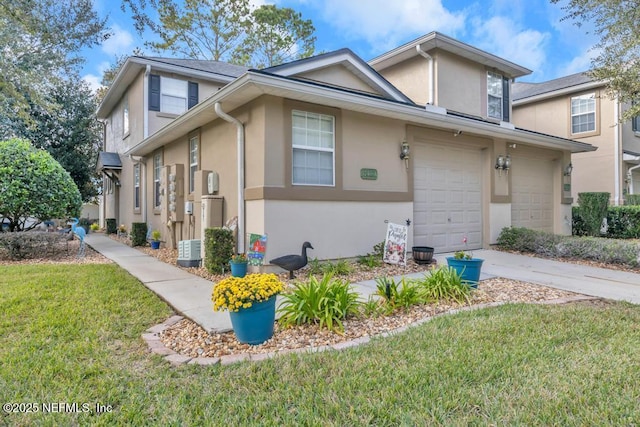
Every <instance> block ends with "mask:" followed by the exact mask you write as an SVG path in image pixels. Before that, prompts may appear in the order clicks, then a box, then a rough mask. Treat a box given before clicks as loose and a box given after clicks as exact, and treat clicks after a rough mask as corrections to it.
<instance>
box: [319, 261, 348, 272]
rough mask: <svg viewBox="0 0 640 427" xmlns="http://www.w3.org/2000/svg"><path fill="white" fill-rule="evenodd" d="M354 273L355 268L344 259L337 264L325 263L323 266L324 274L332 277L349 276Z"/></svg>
mask: <svg viewBox="0 0 640 427" xmlns="http://www.w3.org/2000/svg"><path fill="white" fill-rule="evenodd" d="M352 271H353V266H352V265H351V264H350V263H349V262H348V261H347V260H344V259H341V260H339V261H337V262H335V263H332V262H325V263H323V264H322V273H323V274H330V275H332V276H348V275H349V274H351V272H352Z"/></svg>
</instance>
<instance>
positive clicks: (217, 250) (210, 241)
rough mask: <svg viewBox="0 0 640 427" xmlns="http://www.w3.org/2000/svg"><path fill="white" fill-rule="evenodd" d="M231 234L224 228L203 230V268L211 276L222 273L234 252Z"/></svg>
mask: <svg viewBox="0 0 640 427" xmlns="http://www.w3.org/2000/svg"><path fill="white" fill-rule="evenodd" d="M233 243H234V239H233V232H232V231H231V230H229V229H226V228H207V229H205V230H204V247H205V249H204V266H205V268H206V269H207V271H208V272H209V273H211V274H217V273H223V272H224V270H225V269H226V268H227V266H228V265H229V261H231V257H232V256H233V250H234V245H233Z"/></svg>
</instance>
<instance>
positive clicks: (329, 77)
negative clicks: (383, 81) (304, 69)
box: [296, 65, 381, 95]
mask: <svg viewBox="0 0 640 427" xmlns="http://www.w3.org/2000/svg"><path fill="white" fill-rule="evenodd" d="M296 78H302V79H308V80H311V81H314V82H322V83H327V84H329V85H333V86H337V87H344V88H349V89H351V90H357V91H361V92H365V93H371V94H375V95H381V93H379V92H378V91H376V90H374V89H373V88H372V87H370V86H368V85H367V84H365V83H364V82H363V81H362V80H361V79H360V78H359V77H357V76H355V75H354V74H353V73H352V72H351V71H349V70H347V69H346V68H345V67H344V66H343V65H334V66H331V67H326V68H322V69H320V70H314V71H311V72H308V73H303V74H299V75H297V76H296Z"/></svg>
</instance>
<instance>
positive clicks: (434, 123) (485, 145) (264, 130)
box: [99, 32, 595, 260]
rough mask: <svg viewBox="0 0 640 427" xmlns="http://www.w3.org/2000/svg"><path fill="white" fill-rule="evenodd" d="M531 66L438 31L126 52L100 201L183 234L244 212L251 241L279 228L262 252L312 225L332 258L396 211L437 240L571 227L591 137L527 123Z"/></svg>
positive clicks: (292, 241)
mask: <svg viewBox="0 0 640 427" xmlns="http://www.w3.org/2000/svg"><path fill="white" fill-rule="evenodd" d="M162 61H166V62H162ZM168 65H169V66H170V67H168ZM218 67H220V68H218ZM225 67H230V68H227V69H225V70H223V68H225ZM528 73H530V70H528V69H526V68H524V67H521V66H519V65H517V64H514V63H512V62H510V61H507V60H505V59H502V58H499V57H497V56H494V55H492V54H489V53H487V52H484V51H482V50H479V49H476V48H474V47H472V46H469V45H467V44H464V43H461V42H459V41H457V40H455V39H452V38H450V37H447V36H445V35H443V34H440V33H437V32H434V33H430V34H427V35H425V36H423V37H421V38H418V39H416V40H414V41H412V42H410V43H407V44H405V45H403V46H400V47H398V48H397V49H394V50H392V51H390V52H387V53H385V54H384V55H381V56H379V57H377V58H375V59H373V60H371V61H369V62H368V63H367V62H365V61H363V60H362V59H360V58H359V57H358V56H357V55H355V54H354V53H353V52H352V51H350V50H349V49H341V50H338V51H335V52H330V53H325V54H322V55H318V56H315V57H312V58H308V59H304V60H299V61H294V62H291V63H287V64H283V65H280V66H276V67H272V68H267V69H263V70H246V69H242V68H241V67H234V66H228V65H227V64H221V63H214V64H211V63H208V62H206V61H204V62H203V61H184V62H182V61H179V60H160V59H154V58H139V57H133V58H129V59H128V60H127V62H126V63H125V64H124V66H123V68H122V70H121V71H120V72H119V74H118V76H117V78H116V80H115V83H114V84H113V86H112V87H111V88H110V89H109V91H108V93H107V95H106V97H105V99H104V101H103V103H102V105H101V106H100V109H99V116H100V118H101V119H102V120H104V121H105V123H106V126H105V129H106V132H105V147H104V152H103V153H101V157H100V158H101V162H100V163H99V168H100V169H101V170H102V171H103V172H104V176H105V188H106V189H107V191H106V195H105V207H104V209H105V217H107V218H109V217H113V218H116V219H117V221H118V223H125V224H130V223H132V222H146V223H148V224H149V226H150V227H151V228H154V229H159V230H161V232H162V236H163V240H164V241H165V243H166V244H170V245H175V242H176V241H180V240H184V239H201V238H202V236H203V229H204V228H205V227H206V226H210V225H216V224H219V223H222V222H226V221H228V220H229V219H232V218H234V217H237V219H238V235H239V236H240V238H239V239H238V248H237V249H238V251H239V252H243V251H244V250H245V248H246V236H247V234H248V233H258V234H267V235H268V243H267V254H266V259H267V260H268V259H271V258H273V257H276V256H279V255H283V254H287V253H295V252H298V251H299V248H300V246H301V244H302V242H304V241H310V242H311V243H312V244H313V246H314V248H315V249H314V250H313V252H312V253H311V256H313V257H318V258H319V259H333V258H342V257H353V256H356V255H360V254H364V253H367V252H369V251H371V248H372V246H373V245H374V244H376V243H378V242H380V241H381V240H383V239H384V235H385V230H386V224H385V222H386V221H391V222H395V223H399V224H405V223H408V222H410V227H409V246H411V245H426V246H432V247H434V248H435V250H436V251H437V252H448V251H454V250H458V249H464V248H466V249H476V248H482V247H487V246H488V245H490V244H492V243H494V242H495V241H496V238H497V236H498V235H499V233H500V231H501V230H502V228H503V227H507V226H511V225H514V226H526V227H530V228H535V229H544V230H548V231H553V232H556V233H563V234H570V232H571V221H570V218H571V203H572V199H571V194H570V191H568V190H567V189H566V187H565V185H566V184H567V183H569V184H570V181H571V177H570V176H565V175H564V174H563V171H564V169H565V167H566V166H567V165H568V164H569V163H570V162H571V156H572V154H573V153H582V152H589V151H593V150H595V147H593V146H591V145H589V144H587V143H584V142H579V141H572V140H570V139H567V138H560V137H557V136H550V135H545V134H543V133H540V132H532V131H529V130H525V129H522V128H518V127H516V126H514V124H513V121H512V120H511V118H512V107H511V100H512V95H511V92H512V89H511V85H512V82H513V80H514V79H515V78H517V77H520V76H523V75H526V74H528ZM152 76H158V77H152ZM158 79H159V81H160V85H159V88H158V87H156V86H154V83H153V82H154V81H157V80H158ZM178 82H182V83H181V85H182V86H180V89H178V87H179V84H178ZM193 83H197V84H198V86H197V88H198V92H197V93H198V99H197V101H198V102H194V103H192V104H191V103H190V99H191V96H190V94H191V92H192V91H193V93H194V94H195V88H194V89H191V88H192V87H194V86H193ZM157 89H159V90H157ZM165 89H166V92H165ZM158 97H159V102H158ZM194 101H196V100H195V99H194ZM178 107H179V108H178ZM126 122H128V123H129V124H128V126H127V127H125V126H124V125H123V123H126ZM497 166H499V167H497ZM209 184H211V185H209ZM185 208H186V210H185ZM465 236H466V237H467V245H468V246H467V247H465V245H464V244H463V238H464V237H465Z"/></svg>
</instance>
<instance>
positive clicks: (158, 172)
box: [153, 153, 163, 209]
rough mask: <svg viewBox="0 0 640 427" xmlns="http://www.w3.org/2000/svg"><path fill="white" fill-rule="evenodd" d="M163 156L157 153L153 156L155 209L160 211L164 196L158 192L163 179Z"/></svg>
mask: <svg viewBox="0 0 640 427" xmlns="http://www.w3.org/2000/svg"><path fill="white" fill-rule="evenodd" d="M162 166H163V165H162V154H161V153H156V154H155V155H154V156H153V207H154V208H155V209H159V208H160V206H161V205H162V195H160V194H159V193H158V192H156V188H158V187H159V186H160V183H161V179H162Z"/></svg>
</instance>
